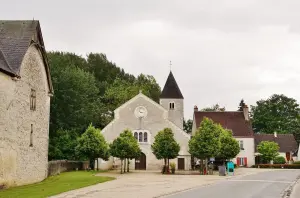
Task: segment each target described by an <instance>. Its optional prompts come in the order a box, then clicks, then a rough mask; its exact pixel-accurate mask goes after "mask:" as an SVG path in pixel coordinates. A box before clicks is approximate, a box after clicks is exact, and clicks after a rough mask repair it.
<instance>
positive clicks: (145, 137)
mask: <svg viewBox="0 0 300 198" xmlns="http://www.w3.org/2000/svg"><path fill="white" fill-rule="evenodd" d="M144 142H148V134H147V132H144Z"/></svg>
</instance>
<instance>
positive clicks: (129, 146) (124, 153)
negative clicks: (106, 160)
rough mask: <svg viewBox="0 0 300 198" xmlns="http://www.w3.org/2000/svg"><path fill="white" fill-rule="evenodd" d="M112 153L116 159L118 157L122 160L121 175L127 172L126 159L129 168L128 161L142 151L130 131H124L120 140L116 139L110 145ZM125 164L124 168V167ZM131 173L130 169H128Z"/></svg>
mask: <svg viewBox="0 0 300 198" xmlns="http://www.w3.org/2000/svg"><path fill="white" fill-rule="evenodd" d="M110 153H111V155H112V156H114V157H118V158H120V160H121V174H122V173H123V168H124V172H125V171H126V159H127V166H129V164H128V162H129V160H128V159H133V158H135V157H137V156H139V155H140V153H141V150H140V147H139V144H138V142H137V140H136V139H135V138H134V136H133V135H132V132H131V131H130V130H124V131H123V132H122V133H121V134H120V136H119V137H118V138H116V139H115V140H114V141H113V142H112V144H110ZM123 164H124V167H123ZM127 171H129V167H127Z"/></svg>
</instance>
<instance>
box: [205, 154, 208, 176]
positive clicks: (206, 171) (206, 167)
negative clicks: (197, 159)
mask: <svg viewBox="0 0 300 198" xmlns="http://www.w3.org/2000/svg"><path fill="white" fill-rule="evenodd" d="M207 163H208V158H206V160H205V173H206V175H207V174H208V166H207Z"/></svg>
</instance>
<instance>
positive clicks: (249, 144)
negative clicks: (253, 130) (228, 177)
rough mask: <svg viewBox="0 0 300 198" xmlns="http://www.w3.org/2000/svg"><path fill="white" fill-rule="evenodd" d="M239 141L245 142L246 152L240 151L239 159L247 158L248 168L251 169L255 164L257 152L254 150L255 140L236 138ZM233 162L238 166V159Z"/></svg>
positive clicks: (251, 138)
mask: <svg viewBox="0 0 300 198" xmlns="http://www.w3.org/2000/svg"><path fill="white" fill-rule="evenodd" d="M234 138H235V139H236V140H237V141H241V140H242V141H243V142H244V150H240V153H239V154H238V155H237V157H247V166H248V167H250V166H252V165H254V164H255V150H254V147H255V145H254V138H253V137H249V138H240V137H234ZM233 162H234V163H235V164H236V163H237V162H236V158H234V159H233Z"/></svg>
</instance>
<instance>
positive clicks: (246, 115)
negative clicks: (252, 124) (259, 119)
mask: <svg viewBox="0 0 300 198" xmlns="http://www.w3.org/2000/svg"><path fill="white" fill-rule="evenodd" d="M243 112H244V117H245V120H246V121H249V119H250V118H249V109H248V106H247V105H244V106H243Z"/></svg>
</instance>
